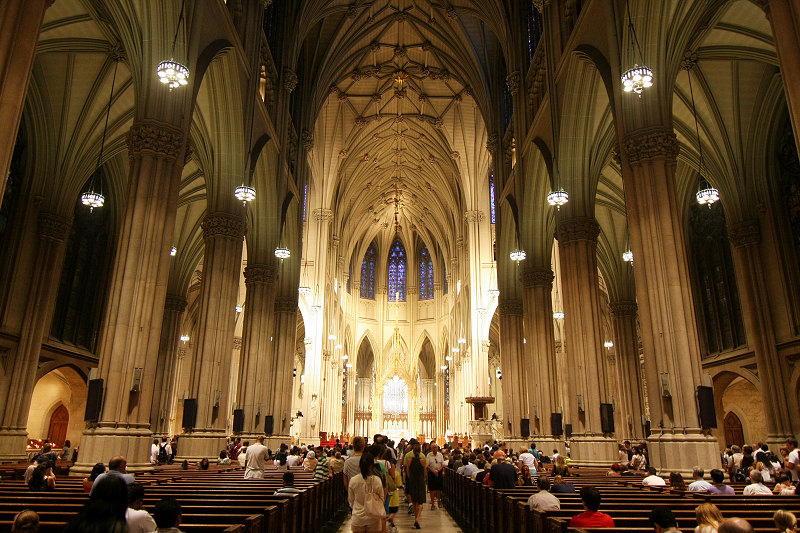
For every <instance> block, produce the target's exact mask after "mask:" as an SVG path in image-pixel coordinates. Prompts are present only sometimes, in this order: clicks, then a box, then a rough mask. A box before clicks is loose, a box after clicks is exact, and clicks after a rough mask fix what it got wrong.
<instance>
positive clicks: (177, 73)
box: [156, 0, 189, 91]
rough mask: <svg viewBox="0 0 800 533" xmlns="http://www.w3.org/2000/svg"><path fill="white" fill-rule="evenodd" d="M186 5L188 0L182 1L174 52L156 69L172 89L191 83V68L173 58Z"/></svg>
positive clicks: (159, 78)
mask: <svg viewBox="0 0 800 533" xmlns="http://www.w3.org/2000/svg"><path fill="white" fill-rule="evenodd" d="M184 7H186V0H183V2H182V3H181V16H180V17H179V18H178V25H177V26H176V27H175V38H174V39H172V54H171V55H170V58H169V59H167V60H166V61H162V62H161V63H159V64H158V68H157V69H156V73H157V74H158V81H160V82H161V83H164V84H166V85H167V86H168V87H169V90H170V91H171V90H172V89H175V88H177V87H182V86H184V85H187V84H188V83H189V69H188V68H187V67H186V66H185V65H183V64H182V63H179V62H178V61H175V60H174V59H173V58H174V57H175V44H176V43H177V42H178V32H179V31H180V29H181V22H183V13H184Z"/></svg>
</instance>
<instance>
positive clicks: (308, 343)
mask: <svg viewBox="0 0 800 533" xmlns="http://www.w3.org/2000/svg"><path fill="white" fill-rule="evenodd" d="M313 345H314V339H312V338H310V337H306V338H305V339H303V346H305V347H306V351H309V350H310V349H311V347H312V346H313Z"/></svg>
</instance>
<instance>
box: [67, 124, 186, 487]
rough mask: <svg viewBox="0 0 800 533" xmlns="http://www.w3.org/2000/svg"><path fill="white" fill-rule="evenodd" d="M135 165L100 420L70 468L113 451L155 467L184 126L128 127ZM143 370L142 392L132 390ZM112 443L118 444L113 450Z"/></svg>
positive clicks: (102, 365) (109, 325) (102, 349)
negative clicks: (154, 417) (153, 418)
mask: <svg viewBox="0 0 800 533" xmlns="http://www.w3.org/2000/svg"><path fill="white" fill-rule="evenodd" d="M127 140H128V158H129V160H130V172H129V174H128V188H127V192H126V197H125V203H124V205H125V210H124V212H123V215H122V224H121V230H120V233H119V241H118V243H117V252H116V257H115V260H114V268H113V274H112V278H111V286H110V287H111V288H110V291H109V295H110V296H109V301H108V304H107V305H106V312H105V318H104V322H103V324H104V326H103V331H102V335H101V339H100V343H99V348H98V352H99V355H100V362H99V368H98V370H99V372H98V374H99V377H100V378H102V379H103V380H105V381H104V397H103V407H102V411H101V415H100V419H99V421H98V422H97V423H95V424H90V425H89V427H87V429H86V430H85V431H84V433H83V437H82V438H81V453H80V456H79V457H80V461H79V463H78V464H76V465H75V466H73V468H72V469H71V470H70V473H71V474H78V475H80V474H87V473H89V472H91V469H92V467H93V466H94V465H95V463H98V462H102V463H107V462H108V460H109V459H110V458H111V455H114V454H121V455H124V456H125V457H126V458H127V460H128V470H129V471H137V470H150V469H152V466H151V465H150V444H152V440H151V439H152V432H151V430H150V413H151V405H152V403H151V402H152V399H153V396H154V395H153V391H154V389H155V373H156V371H157V362H158V349H159V344H160V341H161V326H162V323H163V316H164V302H165V300H166V294H167V281H168V279H169V267H170V259H171V258H170V255H169V252H170V249H171V248H172V236H173V234H174V229H175V215H176V213H177V208H178V192H179V189H180V175H181V172H182V171H183V159H182V158H180V159H179V158H178V155H179V154H180V155H182V153H183V151H184V149H183V148H182V144H183V133H182V132H181V130H180V129H178V128H175V127H173V126H170V125H168V124H164V123H162V122H156V121H152V120H146V121H143V122H141V123H138V124H136V125H134V126H133V127H132V128H131V130H130V132H129V133H128V139H127ZM139 372H141V376H142V379H141V384H140V387H139V389H140V390H139V391H138V392H134V391H131V384H132V382H133V378H134V376H135V375H136V374H138V373H139ZM112 450H113V451H112Z"/></svg>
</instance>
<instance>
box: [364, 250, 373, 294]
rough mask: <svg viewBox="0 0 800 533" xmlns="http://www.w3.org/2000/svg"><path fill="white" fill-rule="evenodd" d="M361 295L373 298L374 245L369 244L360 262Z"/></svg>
mask: <svg viewBox="0 0 800 533" xmlns="http://www.w3.org/2000/svg"><path fill="white" fill-rule="evenodd" d="M361 297H362V298H369V299H370V300H374V299H375V245H374V244H370V245H369V248H367V251H366V253H365V254H364V261H363V262H362V263H361Z"/></svg>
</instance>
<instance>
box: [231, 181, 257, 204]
mask: <svg viewBox="0 0 800 533" xmlns="http://www.w3.org/2000/svg"><path fill="white" fill-rule="evenodd" d="M233 195H234V196H235V197H236V199H237V200H239V201H240V202H242V205H247V202H252V201H253V200H255V199H256V190H255V189H254V188H253V187H250V186H249V185H245V184H244V183H242V184H241V185H239V186H238V187H236V189H234V191H233Z"/></svg>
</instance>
